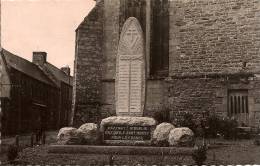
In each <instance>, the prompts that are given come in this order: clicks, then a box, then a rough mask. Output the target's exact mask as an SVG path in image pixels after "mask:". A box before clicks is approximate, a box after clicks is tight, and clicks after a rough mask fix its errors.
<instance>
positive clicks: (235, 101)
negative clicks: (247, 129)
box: [228, 90, 249, 125]
mask: <svg viewBox="0 0 260 166" xmlns="http://www.w3.org/2000/svg"><path fill="white" fill-rule="evenodd" d="M228 116H229V117H234V118H235V119H236V120H237V121H238V122H239V123H240V124H242V123H243V124H245V125H247V124H249V108H248V91H247V90H229V93H228Z"/></svg>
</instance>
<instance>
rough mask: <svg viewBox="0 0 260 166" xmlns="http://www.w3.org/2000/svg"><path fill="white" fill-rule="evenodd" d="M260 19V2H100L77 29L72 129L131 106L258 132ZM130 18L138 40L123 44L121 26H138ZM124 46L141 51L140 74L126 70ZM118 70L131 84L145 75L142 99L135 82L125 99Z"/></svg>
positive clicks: (132, 36)
mask: <svg viewBox="0 0 260 166" xmlns="http://www.w3.org/2000/svg"><path fill="white" fill-rule="evenodd" d="M259 17H260V1H258V0H97V1H96V5H95V7H94V8H93V9H92V11H91V12H90V13H89V14H88V15H87V16H86V17H85V19H84V20H83V22H82V23H81V24H80V25H79V26H78V28H77V29H76V49H75V50H76V55H75V65H74V76H75V79H74V85H73V88H74V89H73V104H72V105H73V114H74V116H73V117H74V118H73V119H72V123H73V124H74V125H75V126H79V125H81V124H83V123H85V122H97V121H99V120H100V119H102V118H106V117H109V116H114V115H116V113H117V111H118V109H121V106H122V105H120V106H119V105H118V102H119V103H122V102H126V103H128V106H129V109H127V107H124V108H126V111H131V109H135V108H138V109H142V110H143V115H142V116H148V117H150V116H153V115H154V113H155V112H158V111H165V110H169V116H170V118H174V117H175V116H176V115H177V114H179V113H181V112H190V113H192V114H194V116H196V117H198V118H203V117H205V116H209V115H213V114H215V115H218V116H221V117H233V118H236V119H237V120H238V122H239V124H240V125H242V124H243V125H247V126H252V127H259V126H260V19H259ZM129 18H130V19H132V20H137V21H133V22H138V23H139V27H140V29H139V30H140V31H139V32H140V33H138V34H139V36H138V38H137V37H136V33H135V31H134V30H133V31H131V30H128V31H127V32H126V33H128V39H126V41H121V38H122V36H123V35H122V34H123V33H125V32H124V30H123V29H124V28H123V27H124V26H129V27H130V28H131V26H133V25H132V24H131V21H130V23H128V21H127V20H129ZM126 22H127V23H126ZM133 27H135V26H133ZM130 28H129V29H130ZM121 42H123V44H122V43H121ZM124 42H125V43H124ZM120 43H121V44H122V48H124V49H127V48H128V47H134V48H136V49H142V51H141V54H144V56H143V58H142V63H141V64H142V67H141V68H138V70H137V69H136V71H134V69H133V68H132V69H129V70H128V69H127V70H126V68H124V67H125V65H128V63H127V64H125V65H124V64H123V62H122V63H121V61H120V60H118V59H120V58H118V56H119V55H120V49H121V46H120ZM136 43H137V44H136ZM130 61H131V60H130ZM120 63H121V66H120ZM122 64H123V65H122ZM135 64H137V62H136V63H135ZM130 68H131V65H130ZM121 69H122V70H124V71H126V73H125V74H124V75H127V72H128V75H127V76H129V77H128V78H127V79H128V80H131V79H129V78H135V76H136V75H135V72H136V73H137V74H138V73H140V72H141V73H142V72H144V79H140V81H139V83H140V84H141V86H140V87H139V88H141V89H144V90H143V91H141V93H140V94H138V95H133V89H131V87H132V84H131V81H130V83H129V84H128V86H129V88H130V89H129V88H125V87H124V88H125V89H124V90H125V91H126V92H128V94H129V96H128V97H126V98H124V100H122V99H123V97H122V96H121V97H122V98H120V94H118V93H119V92H120V86H119V85H117V84H120V79H121V76H120V70H121ZM139 69H140V70H139ZM122 73H123V72H122ZM118 79H119V81H118ZM142 80H144V81H142ZM121 83H122V82H121ZM130 84H131V85H130ZM137 84H138V81H137ZM120 85H121V84H120ZM122 85H123V84H122ZM133 86H134V85H133ZM126 87H127V86H126ZM136 87H137V86H136ZM139 97H140V101H141V104H139V105H138V104H137V105H135V106H136V107H133V108H131V104H133V105H134V100H135V99H136V100H139ZM129 101H130V102H129ZM129 103H130V104H129ZM126 105H127V104H126ZM122 109H123V106H122Z"/></svg>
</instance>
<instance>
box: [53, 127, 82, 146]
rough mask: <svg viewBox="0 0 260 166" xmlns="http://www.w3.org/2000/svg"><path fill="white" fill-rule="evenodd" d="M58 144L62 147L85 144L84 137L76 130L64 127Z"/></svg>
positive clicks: (59, 134)
mask: <svg viewBox="0 0 260 166" xmlns="http://www.w3.org/2000/svg"><path fill="white" fill-rule="evenodd" d="M57 143H58V144H60V145H81V144H83V143H84V137H83V134H82V133H81V132H80V131H78V130H77V129H76V128H73V127H64V128H61V129H60V131H59V133H58V136H57Z"/></svg>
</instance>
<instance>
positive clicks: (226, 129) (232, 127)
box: [219, 118, 238, 139]
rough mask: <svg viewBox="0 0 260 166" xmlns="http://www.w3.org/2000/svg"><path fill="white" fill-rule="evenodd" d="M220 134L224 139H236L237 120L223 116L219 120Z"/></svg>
mask: <svg viewBox="0 0 260 166" xmlns="http://www.w3.org/2000/svg"><path fill="white" fill-rule="evenodd" d="M220 123H221V124H220V130H219V132H220V134H222V135H223V136H224V138H225V139H236V138H237V135H238V130H237V127H238V122H237V121H236V120H235V119H230V118H225V119H223V120H221V121H220Z"/></svg>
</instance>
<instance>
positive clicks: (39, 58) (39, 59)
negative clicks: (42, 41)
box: [32, 52, 47, 66]
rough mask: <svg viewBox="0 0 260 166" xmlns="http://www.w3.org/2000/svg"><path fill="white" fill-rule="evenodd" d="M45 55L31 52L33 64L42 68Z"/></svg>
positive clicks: (44, 53)
mask: <svg viewBox="0 0 260 166" xmlns="http://www.w3.org/2000/svg"><path fill="white" fill-rule="evenodd" d="M46 58H47V53H46V52H33V60H32V61H33V63H34V64H36V65H39V66H42V65H43V64H44V63H46Z"/></svg>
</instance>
